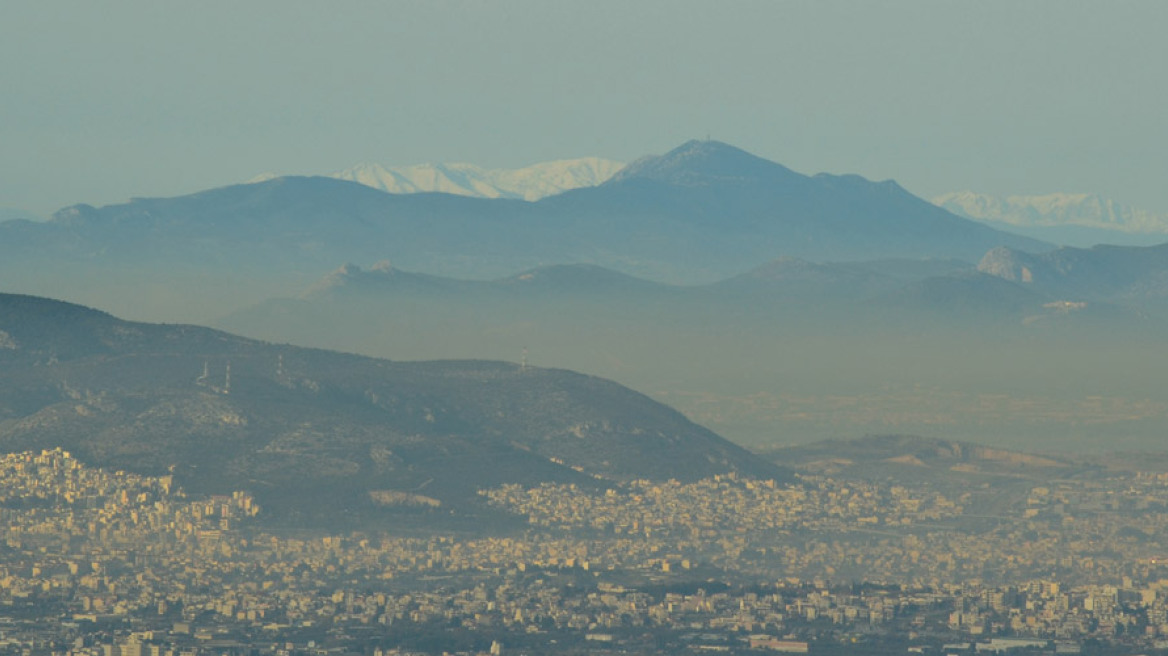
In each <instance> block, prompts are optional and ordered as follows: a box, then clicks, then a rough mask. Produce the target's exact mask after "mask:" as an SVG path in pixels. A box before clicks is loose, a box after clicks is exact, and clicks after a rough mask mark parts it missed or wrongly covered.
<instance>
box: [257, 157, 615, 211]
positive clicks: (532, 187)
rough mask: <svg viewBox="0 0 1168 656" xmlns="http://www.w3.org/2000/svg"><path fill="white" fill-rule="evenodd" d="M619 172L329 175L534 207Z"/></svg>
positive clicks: (599, 162) (561, 167)
mask: <svg viewBox="0 0 1168 656" xmlns="http://www.w3.org/2000/svg"><path fill="white" fill-rule="evenodd" d="M623 167H624V164H623V163H621V162H617V161H614V160H610V159H604V158H601V157H579V158H576V159H563V160H555V161H551V162H540V163H538V164H532V165H531V166H525V167H522V168H518V169H489V168H484V167H481V166H477V165H475V164H465V163H447V164H414V165H412V166H388V167H387V166H382V165H381V164H377V163H374V162H365V163H361V164H357V165H354V166H351V167H349V168H347V169H344V170H342V171H337V172H335V173H330V174H329V177H331V178H336V179H338V180H349V181H351V182H358V183H360V184H363V185H365V186H368V187H373V188H374V189H380V190H381V191H385V192H388V193H391V194H416V193H430V192H438V193H443V194H455V195H457V196H472V197H476V198H517V199H521V200H528V201H534V200H539V199H540V198H544V197H547V196H554V195H555V194H559V193H562V192H565V191H568V190H569V189H579V188H580V187H594V186H596V185H598V184H600V183H602V182H604V181H605V180H608V179H609V178H611V177H612V176H613V175H614V174H615V173H616V172H617V171H619V170H621V169H622V168H623ZM275 177H278V176H276V175H274V174H264V175H261V176H257V177H256V178H253V179H252V180H251V181H250V182H264V181H267V180H271V179H273V178H275Z"/></svg>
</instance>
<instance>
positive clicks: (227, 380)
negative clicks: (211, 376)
mask: <svg viewBox="0 0 1168 656" xmlns="http://www.w3.org/2000/svg"><path fill="white" fill-rule="evenodd" d="M223 393H224V394H230V393H231V360H228V361H227V374H226V375H225V376H224V377H223Z"/></svg>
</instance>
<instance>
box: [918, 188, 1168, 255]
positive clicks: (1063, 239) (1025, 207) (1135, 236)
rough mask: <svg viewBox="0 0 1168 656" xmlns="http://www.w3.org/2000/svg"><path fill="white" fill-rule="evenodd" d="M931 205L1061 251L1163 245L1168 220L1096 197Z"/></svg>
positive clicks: (964, 198)
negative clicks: (1049, 243)
mask: <svg viewBox="0 0 1168 656" xmlns="http://www.w3.org/2000/svg"><path fill="white" fill-rule="evenodd" d="M932 201H933V203H935V204H936V205H938V206H940V207H943V208H945V209H947V210H949V211H950V212H953V213H954V214H956V215H958V216H964V217H967V218H970V219H974V220H977V221H981V222H983V223H986V224H987V225H992V226H995V227H1001V228H1003V229H1007V230H1012V231H1015V232H1018V233H1020V234H1025V235H1028V236H1031V237H1035V238H1038V239H1045V240H1048V241H1052V242H1056V243H1060V244H1064V245H1067V246H1078V247H1088V246H1094V245H1096V244H1117V245H1124V246H1151V245H1154V244H1158V243H1162V242H1166V241H1168V215H1162V214H1156V213H1154V212H1149V211H1147V210H1143V209H1139V208H1136V207H1132V206H1130V205H1125V204H1123V203H1120V202H1119V201H1116V200H1113V199H1110V198H1105V197H1103V196H1101V195H1099V194H1070V193H1056V194H1043V195H1030V196H1025V195H1017V196H1007V197H1000V196H991V195H989V194H979V193H976V192H972V191H958V192H952V193H948V194H942V195H940V196H937V197H935V198H933V199H932Z"/></svg>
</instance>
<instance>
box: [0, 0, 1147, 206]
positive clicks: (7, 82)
mask: <svg viewBox="0 0 1168 656" xmlns="http://www.w3.org/2000/svg"><path fill="white" fill-rule="evenodd" d="M1166 28H1168V3H1166V2H1162V1H1161V0H1148V1H1142V2H1140V1H1130V2H1095V1H1091V2H1080V1H1076V0H1035V1H1030V2H1016V1H1014V0H1009V1H996V0H983V1H981V2H956V1H945V0H920V1H911V2H910V1H895V0H889V1H885V2H867V1H860V0H857V1H854V2H834V1H831V0H816V1H815V2H810V1H800V2H784V1H781V0H768V1H765V2H750V1H746V0H743V1H736V2H732V3H725V2H712V1H711V2H694V1H692V0H664V1H637V0H621V1H611V2H610V1H607V0H600V1H592V2H588V3H584V2H567V1H552V2H549V1H547V0H539V1H531V2H528V1H511V0H498V1H495V2H482V1H479V2H448V1H441V0H426V1H418V2H404V1H379V2H360V1H356V0H350V1H346V2H342V3H325V2H300V1H296V0H251V1H249V2H235V1H231V2H224V1H219V0H200V2H168V1H164V0H149V1H139V0H121V1H119V2H111V3H94V2H88V1H86V2H52V1H46V2H35V3H34V2H2V3H0V208H19V209H23V210H28V211H31V212H34V213H37V214H41V215H47V214H49V213H51V212H52V211H54V210H56V209H59V208H61V207H65V206H68V205H72V204H75V203H82V202H84V203H89V204H93V205H104V204H109V203H115V202H123V201H125V200H127V199H129V198H130V197H133V196H171V195H178V194H183V193H190V192H194V191H198V190H201V189H206V188H210V187H215V186H221V185H225V184H232V183H236V182H241V181H244V180H247V179H250V178H252V177H254V176H255V175H257V174H260V173H264V172H269V171H271V172H276V173H280V174H318V173H328V172H331V171H335V170H339V169H343V168H346V167H348V166H351V165H353V164H356V163H358V162H378V163H381V164H385V165H407V164H415V163H422V162H451V161H464V162H471V163H475V164H480V165H483V166H489V167H519V166H524V165H528V164H532V163H535V162H540V161H546V160H551V159H562V158H570V157H582V156H600V157H607V158H611V159H617V160H622V161H630V160H632V159H635V158H637V157H640V156H643V155H646V154H654V153H663V152H666V151H668V150H670V149H671V148H673V147H675V146H677V145H679V144H681V143H683V142H684V141H687V140H689V139H692V138H705V137H707V136H709V137H712V138H714V139H718V140H721V141H725V142H728V143H731V144H734V145H736V146H739V147H741V148H744V149H746V150H748V151H751V152H753V153H755V154H757V155H760V156H762V157H766V158H767V159H771V160H774V161H778V162H780V163H782V164H784V165H786V166H788V167H790V168H792V169H795V170H797V171H800V172H803V173H816V172H820V171H827V172H832V173H858V174H860V175H863V176H865V177H868V178H871V179H876V180H884V179H889V178H892V179H895V180H897V181H898V182H900V183H901V184H902V185H903V186H905V187H906V188H907V189H909V190H910V191H912V192H914V193H916V194H918V195H921V196H924V197H929V196H932V195H936V194H939V193H943V192H947V191H955V190H961V189H971V190H975V191H980V192H986V193H992V194H999V195H1007V194H1032V193H1051V192H1056V191H1067V192H1094V193H1102V194H1105V195H1107V196H1110V197H1112V198H1115V199H1117V200H1120V201H1122V202H1125V203H1128V204H1131V205H1134V206H1136V207H1140V208H1143V209H1147V210H1151V211H1154V212H1158V213H1165V214H1168V184H1165V180H1166V179H1168V158H1165V157H1164V153H1166V152H1168V123H1166V121H1165V118H1164V116H1165V108H1166V107H1168V85H1164V84H1163V81H1164V80H1166V79H1168V39H1165V38H1163V35H1164V34H1165V32H1166Z"/></svg>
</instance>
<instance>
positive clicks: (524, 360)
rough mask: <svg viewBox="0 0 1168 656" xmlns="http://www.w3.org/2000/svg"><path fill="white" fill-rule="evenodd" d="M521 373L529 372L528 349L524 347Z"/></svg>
mask: <svg viewBox="0 0 1168 656" xmlns="http://www.w3.org/2000/svg"><path fill="white" fill-rule="evenodd" d="M519 371H527V347H526V346H524V347H523V357H522V358H521V359H520V360H519Z"/></svg>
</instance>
